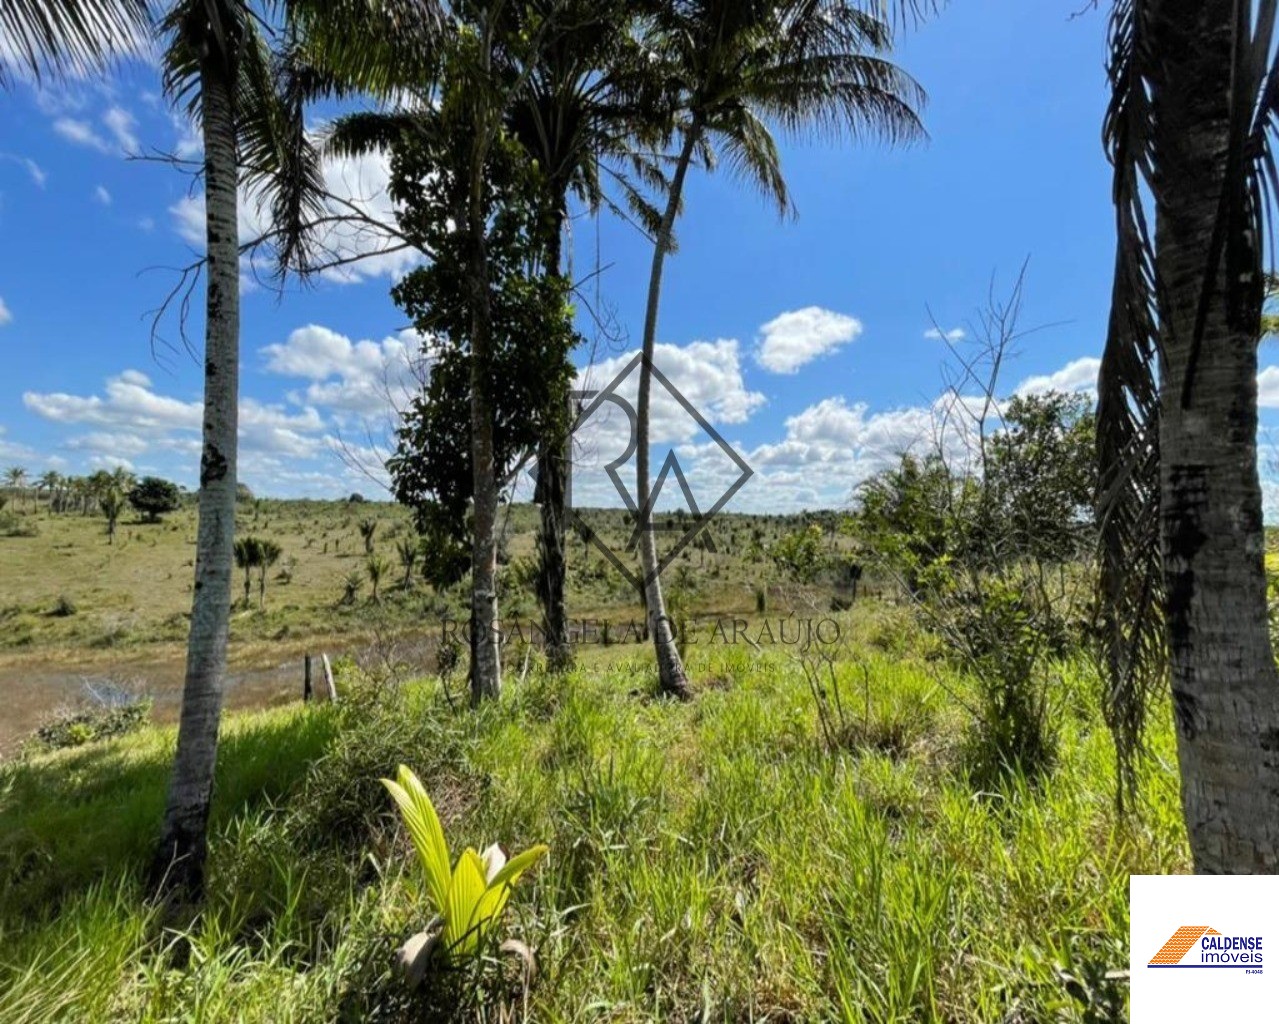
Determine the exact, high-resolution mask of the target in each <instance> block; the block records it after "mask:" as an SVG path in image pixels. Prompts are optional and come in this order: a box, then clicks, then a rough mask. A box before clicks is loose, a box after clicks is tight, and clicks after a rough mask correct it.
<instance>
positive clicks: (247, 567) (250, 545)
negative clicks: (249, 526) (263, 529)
mask: <svg viewBox="0 0 1279 1024" xmlns="http://www.w3.org/2000/svg"><path fill="white" fill-rule="evenodd" d="M232 552H233V557H234V558H235V565H236V568H237V569H243V570H244V607H245V608H247V607H249V591H250V589H251V588H252V586H253V570H254V569H256V568H257V567H258V566H259V565H261V564H262V542H261V541H260V540H258V539H257V538H256V537H240V538H238V539H237V540H236V542H235V544H234V545H233V547H232Z"/></svg>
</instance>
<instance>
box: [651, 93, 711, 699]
mask: <svg viewBox="0 0 1279 1024" xmlns="http://www.w3.org/2000/svg"><path fill="white" fill-rule="evenodd" d="M700 133H701V123H700V121H698V119H697V118H694V119H693V123H692V124H691V125H689V128H688V134H687V135H685V137H684V148H683V149H682V150H681V152H680V155H679V161H678V163H677V164H676V165H675V174H674V176H673V177H672V178H671V190H670V195H669V196H668V197H667V200H666V210H665V212H664V213H663V214H662V223H661V225H660V227H659V230H658V235H657V241H656V243H655V244H654V246H653V267H652V271H651V272H650V274H649V279H648V308H647V310H646V311H645V314H644V343H643V347H642V349H641V350H640V351H641V360H640V379H639V404H638V407H637V409H636V410H635V418H636V431H637V432H638V434H639V437H638V438H637V444H636V453H635V476H636V487H637V490H638V494H639V513H638V515H639V523H638V527H639V541H640V566H641V567H642V571H643V573H644V591H645V595H644V596H645V606H646V609H647V616H648V626H649V633H650V634H651V636H652V638H653V647H654V650H655V652H656V654H657V677H658V684H659V686H660V687H661V691H662V692H663V693H665V694H669V695H671V696H673V697H678V698H679V699H680V700H687V699H689V698H690V697H691V696H692V691H691V690H690V689H689V685H688V676H687V675H686V674H685V672H684V662H683V660H682V659H681V658H680V656H679V648H678V647H676V645H675V631H674V629H673V628H672V623H671V620H670V617H669V616H668V615H667V614H666V601H665V599H664V598H663V597H662V581H661V580H660V579H659V578H658V573H657V565H658V561H657V537H656V534H655V533H654V531H653V509H652V508H651V507H650V505H651V503H652V487H651V485H650V483H649V436H648V435H649V419H650V417H649V410H650V405H651V401H652V390H653V351H654V348H655V346H656V343H657V314H658V307H659V305H660V302H661V297H662V268H663V266H664V265H665V262H666V254H667V252H668V251H669V250H670V246H671V237H672V234H673V233H674V230H675V218H676V216H677V215H678V214H679V207H680V200H681V197H682V195H683V192H684V180H685V178H687V177H688V167H689V164H690V163H691V162H692V159H693V150H694V148H695V147H696V145H697V140H698V136H699V135H700Z"/></svg>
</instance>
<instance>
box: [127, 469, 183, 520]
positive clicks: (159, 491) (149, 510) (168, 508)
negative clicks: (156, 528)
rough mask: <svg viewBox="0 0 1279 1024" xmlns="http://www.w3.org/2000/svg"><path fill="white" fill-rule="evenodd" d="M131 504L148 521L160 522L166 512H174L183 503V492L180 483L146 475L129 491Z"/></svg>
mask: <svg viewBox="0 0 1279 1024" xmlns="http://www.w3.org/2000/svg"><path fill="white" fill-rule="evenodd" d="M129 504H130V505H132V506H133V507H134V508H135V509H137V511H138V512H139V513H141V514H142V515H143V516H145V517H146V521H147V522H148V523H158V522H159V521H160V517H161V516H163V515H164V514H165V513H166V512H174V511H176V510H177V509H178V508H179V507H180V506H181V505H182V492H181V491H180V490H179V489H178V485H177V484H175V483H172V482H170V481H168V480H162V479H160V477H158V476H144V477H143V478H142V479H141V480H139V481H138V482H137V483H136V484H134V485H133V487H132V489H131V490H130V491H129Z"/></svg>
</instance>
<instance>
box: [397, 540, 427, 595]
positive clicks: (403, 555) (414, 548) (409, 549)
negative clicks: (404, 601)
mask: <svg viewBox="0 0 1279 1024" xmlns="http://www.w3.org/2000/svg"><path fill="white" fill-rule="evenodd" d="M395 553H396V555H398V556H399V559H400V565H401V566H403V568H404V585H403V586H404V589H405V590H412V589H413V567H414V566H415V565H417V559H418V555H420V554H421V553H422V544H421V541H420V540H419V539H418V538H417V537H416V536H415V535H413V534H409V535H408V536H406V537H402V538H401V539H400V541H399V543H398V544H396V545H395Z"/></svg>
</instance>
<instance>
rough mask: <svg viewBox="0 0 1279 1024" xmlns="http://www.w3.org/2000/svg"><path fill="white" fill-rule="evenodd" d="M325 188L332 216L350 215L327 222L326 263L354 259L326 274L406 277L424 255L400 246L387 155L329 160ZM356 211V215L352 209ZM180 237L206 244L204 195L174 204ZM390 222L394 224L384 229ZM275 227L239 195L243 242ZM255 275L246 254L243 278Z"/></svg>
mask: <svg viewBox="0 0 1279 1024" xmlns="http://www.w3.org/2000/svg"><path fill="white" fill-rule="evenodd" d="M322 172H323V176H324V183H325V188H326V189H327V190H328V191H329V192H330V193H331V194H332V195H333V196H334V198H333V199H332V200H328V201H326V203H325V207H326V213H327V214H328V215H329V216H333V217H337V216H339V215H340V216H343V217H347V218H353V217H355V215H357V214H358V219H347V220H344V221H339V222H335V223H332V224H330V225H327V226H326V227H325V228H324V229H323V230H322V231H321V232H320V234H319V237H318V238H317V244H318V246H319V247H320V249H321V251H322V252H323V254H324V255H323V257H322V259H321V262H335V261H352V260H357V257H358V261H356V262H346V263H344V264H343V265H341V266H335V267H332V268H330V269H328V270H326V271H324V272H323V276H324V277H325V278H327V279H328V280H331V281H336V282H339V283H355V282H358V281H362V280H365V279H368V278H374V277H388V278H390V279H392V280H398V279H399V278H400V277H403V276H404V274H405V273H407V272H408V271H409V270H410V269H411V268H412V267H413V266H415V265H416V264H417V263H418V262H419V261H420V259H421V257H420V256H419V255H418V254H417V253H416V252H414V251H412V250H408V249H398V248H396V246H397V244H398V243H397V242H396V240H395V237H394V225H395V204H394V203H392V201H391V198H390V195H389V192H388V188H389V185H390V179H391V165H390V161H389V159H388V158H387V157H386V155H385V154H382V153H372V154H368V155H365V156H360V157H353V158H342V159H333V160H325V162H324V165H323V167H322ZM353 211H354V213H353ZM169 213H170V214H171V215H172V216H173V219H174V227H175V229H176V231H177V233H178V235H179V236H180V237H181V238H182V239H183V240H184V241H186V242H188V243H189V244H190V245H192V246H194V247H195V248H197V249H203V248H204V220H205V206H204V196H203V195H199V196H184V197H183V198H182V199H180V200H179V201H178V202H177V203H175V204H174V205H173V206H171V207H169ZM380 225H389V226H390V227H389V228H383V227H380ZM270 228H271V220H270V211H269V210H268V209H265V208H264V207H263V205H262V203H261V202H260V200H259V199H258V198H257V197H255V196H253V195H250V194H248V193H246V192H244V191H241V193H240V208H239V223H238V231H239V238H240V242H241V244H246V243H249V242H252V241H254V240H255V239H258V238H261V237H262V236H263V235H265V234H267V233H268V232H269V231H270ZM251 277H252V267H251V266H250V265H249V257H247V256H246V257H244V260H243V265H242V271H241V278H242V280H248V279H251Z"/></svg>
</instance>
